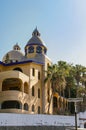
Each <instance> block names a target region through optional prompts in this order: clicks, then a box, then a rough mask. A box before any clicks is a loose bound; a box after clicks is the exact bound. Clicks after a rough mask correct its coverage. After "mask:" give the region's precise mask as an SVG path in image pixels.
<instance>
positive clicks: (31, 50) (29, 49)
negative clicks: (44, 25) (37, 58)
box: [25, 27, 47, 58]
mask: <svg viewBox="0 0 86 130" xmlns="http://www.w3.org/2000/svg"><path fill="white" fill-rule="evenodd" d="M40 36H41V35H40V33H39V31H38V29H37V27H36V28H35V30H34V31H33V32H32V37H31V39H30V40H29V41H28V42H27V44H26V46H25V55H26V56H27V57H28V58H31V57H34V55H36V54H46V52H47V47H46V46H45V44H44V42H43V40H42V39H41V38H40Z"/></svg>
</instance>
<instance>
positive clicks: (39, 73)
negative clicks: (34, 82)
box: [38, 72, 40, 80]
mask: <svg viewBox="0 0 86 130" xmlns="http://www.w3.org/2000/svg"><path fill="white" fill-rule="evenodd" d="M38 79H39V80H40V72H38Z"/></svg>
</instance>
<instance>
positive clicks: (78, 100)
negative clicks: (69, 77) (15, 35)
mask: <svg viewBox="0 0 86 130" xmlns="http://www.w3.org/2000/svg"><path fill="white" fill-rule="evenodd" d="M68 102H74V105H75V130H77V102H83V98H68Z"/></svg>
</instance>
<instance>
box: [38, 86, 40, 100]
mask: <svg viewBox="0 0 86 130" xmlns="http://www.w3.org/2000/svg"><path fill="white" fill-rule="evenodd" d="M38 98H40V89H39V88H38Z"/></svg>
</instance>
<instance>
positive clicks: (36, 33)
mask: <svg viewBox="0 0 86 130" xmlns="http://www.w3.org/2000/svg"><path fill="white" fill-rule="evenodd" d="M32 36H40V33H39V31H38V29H37V26H36V28H35V30H34V31H33V33H32Z"/></svg>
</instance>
